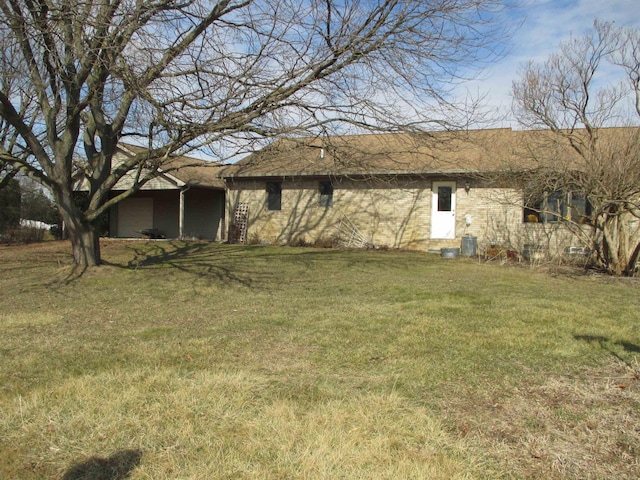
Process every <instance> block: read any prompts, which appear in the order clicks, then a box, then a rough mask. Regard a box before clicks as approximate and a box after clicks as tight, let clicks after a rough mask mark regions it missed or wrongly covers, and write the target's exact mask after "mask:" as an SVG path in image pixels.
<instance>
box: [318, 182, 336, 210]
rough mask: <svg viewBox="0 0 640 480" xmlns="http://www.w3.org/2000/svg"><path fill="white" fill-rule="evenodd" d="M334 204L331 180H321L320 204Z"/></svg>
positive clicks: (326, 205) (325, 205)
mask: <svg viewBox="0 0 640 480" xmlns="http://www.w3.org/2000/svg"><path fill="white" fill-rule="evenodd" d="M332 205H333V185H332V184H331V182H320V206H321V207H330V206H332Z"/></svg>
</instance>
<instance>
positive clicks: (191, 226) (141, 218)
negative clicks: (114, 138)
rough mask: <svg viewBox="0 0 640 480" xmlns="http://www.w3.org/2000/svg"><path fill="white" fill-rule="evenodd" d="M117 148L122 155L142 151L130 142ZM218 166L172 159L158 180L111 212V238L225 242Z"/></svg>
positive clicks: (121, 185)
mask: <svg viewBox="0 0 640 480" xmlns="http://www.w3.org/2000/svg"><path fill="white" fill-rule="evenodd" d="M118 148H119V152H118V154H117V155H118V156H128V155H135V154H136V153H138V152H140V151H141V150H144V149H143V148H142V147H137V146H134V145H126V144H120V145H119V147H118ZM220 168H221V167H220V166H218V165H214V164H211V163H208V162H205V161H202V160H198V159H194V158H189V157H179V158H175V159H172V160H171V162H170V163H169V164H167V165H166V166H165V167H164V170H162V169H160V174H159V175H158V176H157V177H155V178H154V179H152V180H151V181H149V182H148V183H146V184H145V185H144V186H143V187H142V188H141V189H140V190H139V191H138V192H136V193H135V194H133V195H132V196H131V197H128V198H126V199H124V200H122V201H121V202H119V203H117V204H116V205H114V206H113V207H112V208H111V209H110V210H109V213H108V219H107V223H108V235H109V236H111V237H121V238H122V237H124V238H139V237H143V236H147V237H156V238H191V239H205V240H221V239H222V237H223V236H224V232H225V223H224V204H225V202H224V198H225V193H224V183H223V182H222V180H221V179H220V178H219V177H218V173H219V171H220ZM131 175H132V174H129V175H127V176H125V177H123V178H122V179H121V180H120V181H119V182H118V183H117V184H116V186H115V188H114V189H113V190H112V192H111V195H112V196H115V195H117V194H119V193H120V192H122V191H123V190H126V189H128V187H129V186H130V185H131V182H132V177H131Z"/></svg>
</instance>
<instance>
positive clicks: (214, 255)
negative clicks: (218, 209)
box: [103, 241, 393, 287]
mask: <svg viewBox="0 0 640 480" xmlns="http://www.w3.org/2000/svg"><path fill="white" fill-rule="evenodd" d="M290 248H292V247H290ZM128 249H129V250H130V251H132V252H133V258H132V259H131V260H128V261H127V262H126V263H115V262H113V263H112V262H106V261H103V263H104V264H105V265H109V266H111V267H115V268H125V269H133V270H135V269H137V268H154V267H167V266H169V267H172V268H175V269H176V270H179V271H182V272H184V273H187V274H190V275H194V276H197V277H200V278H203V279H207V280H212V279H215V280H219V281H224V282H225V283H235V284H240V285H243V286H246V287H256V286H260V285H269V284H270V283H271V281H272V276H273V274H274V273H275V272H273V271H269V270H264V269H258V270H256V269H255V268H254V265H253V264H252V261H251V260H252V259H262V260H267V261H268V260H269V258H271V257H273V258H277V259H278V260H279V261H284V262H288V263H289V264H298V265H301V266H311V264H312V263H313V262H314V261H316V260H317V259H318V258H322V260H323V261H324V262H326V261H327V260H328V258H329V257H334V256H340V258H344V256H343V253H344V252H343V251H341V250H333V249H323V250H321V251H319V252H315V251H314V252H305V251H300V250H295V249H292V250H290V251H287V250H285V249H279V250H269V249H268V248H265V247H263V246H259V245H255V246H254V245H227V244H212V243H210V242H200V243H186V244H183V243H181V242H171V241H170V242H153V243H145V244H137V245H135V244H134V245H131V246H129V247H128ZM356 265H358V261H357V260H356V259H353V260H352V265H349V264H348V262H347V264H346V265H345V266H347V267H349V266H356ZM392 265H393V263H392Z"/></svg>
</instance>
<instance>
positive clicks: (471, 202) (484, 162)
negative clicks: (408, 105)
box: [220, 129, 588, 251]
mask: <svg viewBox="0 0 640 480" xmlns="http://www.w3.org/2000/svg"><path fill="white" fill-rule="evenodd" d="M531 134H532V132H522V131H514V130H512V129H490V130H478V131H468V132H458V133H453V132H438V133H433V134H364V135H346V136H337V137H330V138H299V139H282V140H278V141H276V142H274V143H273V144H272V145H270V146H268V147H266V148H264V149H263V150H261V151H258V152H256V153H253V154H251V155H249V156H247V157H245V158H243V159H242V160H240V161H238V162H237V163H235V164H233V165H231V166H228V167H226V168H225V169H223V170H222V171H221V172H220V176H221V178H223V179H224V183H225V189H226V214H225V216H226V218H228V219H229V220H228V225H229V227H228V236H229V239H230V240H232V241H234V240H236V241H249V242H252V243H265V244H266V243H269V244H313V243H324V242H325V241H327V242H331V241H334V242H335V241H337V242H339V243H341V244H343V245H347V246H348V245H352V246H362V245H367V246H378V247H388V248H402V249H412V250H423V251H429V250H434V251H440V249H441V248H445V247H460V246H461V243H462V241H463V238H464V239H469V238H473V237H475V239H474V243H477V244H478V246H479V248H483V247H485V248H489V247H490V246H491V245H499V246H502V247H507V248H509V249H513V250H516V251H522V249H523V247H524V246H525V245H543V246H544V247H545V248H551V249H553V250H555V251H564V250H565V249H566V248H569V247H576V248H577V247H579V246H580V243H579V242H578V241H577V239H576V238H574V237H572V236H571V235H569V234H568V233H567V232H566V231H565V230H564V229H563V228H562V226H561V224H559V223H558V222H557V217H553V216H545V215H542V214H540V213H539V211H540V210H541V209H540V205H538V206H537V207H538V208H537V209H535V208H533V207H534V206H531V205H529V207H531V208H527V205H525V204H524V199H523V193H522V190H521V188H519V187H518V186H517V184H516V183H515V182H513V178H514V176H515V175H516V174H517V172H521V171H523V169H526V168H527V167H526V161H527V155H526V152H527V149H528V148H529V145H531V143H530V142H529V141H528V136H530V135H531ZM533 134H534V135H539V134H536V133H533ZM512 173H513V175H511V174H512ZM562 195H566V194H565V193H563V194H562ZM543 200H544V201H545V202H548V204H547V206H546V207H545V209H547V210H548V209H549V208H551V209H553V208H554V207H553V206H552V203H553V200H554V199H553V198H552V197H549V198H545V199H543ZM573 200H574V201H573V202H570V208H569V210H571V209H573V210H576V209H577V210H582V212H577V214H582V215H585V214H586V213H587V212H586V211H585V210H586V209H588V203H587V202H585V201H584V199H582V200H581V199H578V198H574V199H573ZM561 203H562V205H564V206H561ZM566 205H567V199H566V198H564V199H563V201H562V202H560V203H556V206H557V208H566ZM574 213H575V212H569V211H563V212H561V214H562V215H567V214H574ZM554 219H555V220H556V221H554Z"/></svg>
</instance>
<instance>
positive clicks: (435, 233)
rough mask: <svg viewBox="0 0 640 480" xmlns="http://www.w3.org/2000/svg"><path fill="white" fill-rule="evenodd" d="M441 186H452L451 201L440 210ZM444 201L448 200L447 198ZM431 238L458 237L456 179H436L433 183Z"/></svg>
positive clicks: (447, 238) (448, 238)
mask: <svg viewBox="0 0 640 480" xmlns="http://www.w3.org/2000/svg"><path fill="white" fill-rule="evenodd" d="M440 187H445V188H446V187H449V188H451V197H450V203H449V204H448V205H447V204H446V203H445V205H444V207H445V208H450V209H449V210H440V209H439V207H442V205H441V203H440V198H439V197H440V192H439V188H440ZM443 201H445V202H446V200H445V199H443ZM431 238H432V239H443V240H451V239H455V238H456V181H455V180H434V181H433V182H432V183H431Z"/></svg>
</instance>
